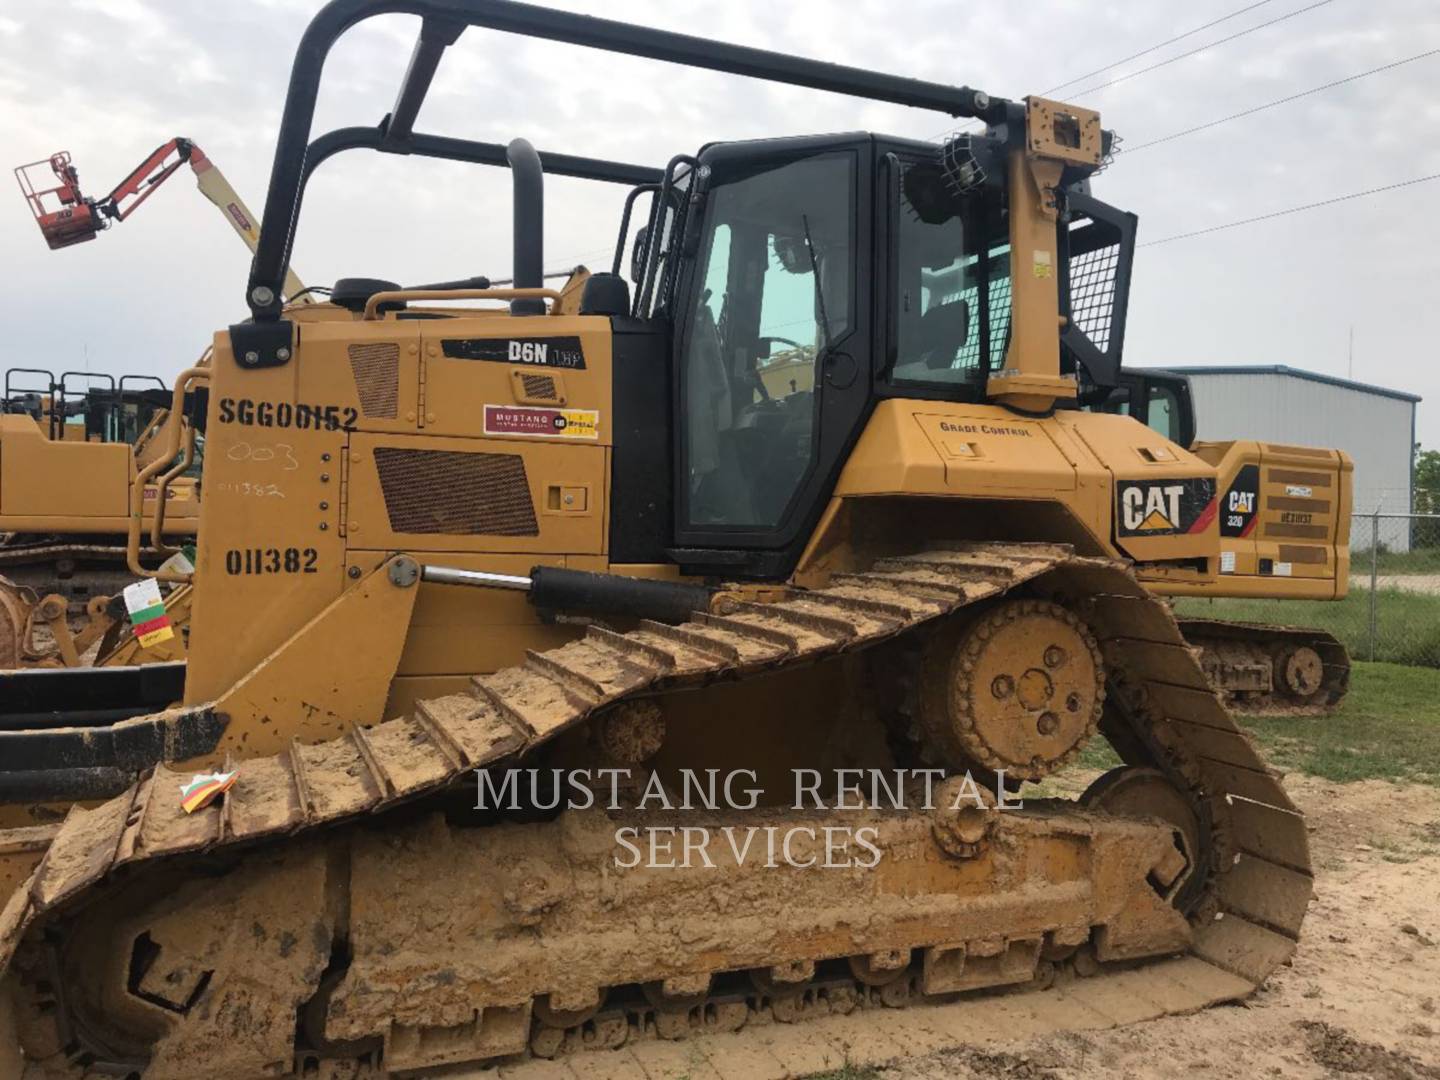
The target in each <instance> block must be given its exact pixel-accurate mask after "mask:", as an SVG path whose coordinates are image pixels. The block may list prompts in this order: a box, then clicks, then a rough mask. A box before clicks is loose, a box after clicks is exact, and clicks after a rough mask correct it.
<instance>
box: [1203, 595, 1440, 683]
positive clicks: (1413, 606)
mask: <svg viewBox="0 0 1440 1080" xmlns="http://www.w3.org/2000/svg"><path fill="white" fill-rule="evenodd" d="M1175 612H1176V614H1178V615H1181V616H1189V617H1191V618H1196V619H1226V620H1239V621H1243V622H1262V623H1263V622H1269V623H1285V624H1287V625H1290V626H1313V627H1314V628H1315V629H1317V630H1327V631H1329V632H1330V633H1332V634H1334V635H1335V636H1336V637H1337V638H1339V639H1340V640H1341V641H1342V642H1344V643H1345V647H1346V648H1348V649H1349V650H1350V656H1351V658H1352V659H1356V660H1362V659H1364V660H1368V659H1370V592H1369V590H1368V589H1363V588H1353V587H1352V589H1351V591H1350V595H1348V596H1347V597H1345V599H1344V600H1279V601H1277V600H1235V599H1217V600H1209V599H1202V598H1198V597H1184V598H1181V599H1178V600H1176V601H1175ZM1375 627H1376V634H1375V657H1374V658H1375V659H1376V660H1383V661H1386V662H1388V663H1392V664H1412V665H1417V666H1422V667H1428V668H1440V596H1431V595H1427V594H1424V593H1414V592H1405V591H1402V590H1400V589H1380V590H1378V591H1377V592H1376V594H1375Z"/></svg>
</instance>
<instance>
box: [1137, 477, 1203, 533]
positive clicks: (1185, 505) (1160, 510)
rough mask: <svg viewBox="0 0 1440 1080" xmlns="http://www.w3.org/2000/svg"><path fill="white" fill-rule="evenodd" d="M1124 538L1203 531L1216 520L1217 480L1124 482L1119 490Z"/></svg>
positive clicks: (1192, 479)
mask: <svg viewBox="0 0 1440 1080" xmlns="http://www.w3.org/2000/svg"><path fill="white" fill-rule="evenodd" d="M1115 501H1116V503H1117V506H1116V510H1117V523H1118V525H1119V528H1118V530H1117V531H1118V532H1119V534H1120V535H1121V536H1174V535H1176V534H1177V533H1198V532H1203V531H1204V530H1205V529H1206V527H1207V526H1209V524H1210V522H1211V521H1213V520H1214V518H1215V509H1216V508H1215V481H1214V480H1212V479H1210V478H1209V477H1203V478H1200V477H1196V478H1190V479H1179V480H1150V481H1144V480H1141V481H1122V482H1121V483H1120V484H1118V485H1117V487H1116V492H1115Z"/></svg>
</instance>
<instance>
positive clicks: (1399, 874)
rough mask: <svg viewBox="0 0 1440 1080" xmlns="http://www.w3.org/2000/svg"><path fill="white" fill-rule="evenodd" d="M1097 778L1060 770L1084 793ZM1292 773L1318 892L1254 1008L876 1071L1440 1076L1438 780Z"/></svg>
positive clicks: (895, 1079) (882, 1078)
mask: <svg viewBox="0 0 1440 1080" xmlns="http://www.w3.org/2000/svg"><path fill="white" fill-rule="evenodd" d="M1090 778H1091V774H1087V773H1083V772H1078V771H1077V772H1076V773H1075V774H1073V775H1071V776H1068V777H1066V778H1065V779H1066V780H1067V781H1069V783H1070V786H1071V787H1072V788H1073V789H1074V790H1075V791H1077V792H1078V791H1080V790H1082V789H1083V788H1084V786H1085V785H1086V784H1087V783H1088V782H1089V780H1090ZM1285 786H1286V788H1287V789H1288V790H1289V792H1290V794H1291V795H1292V796H1293V797H1294V799H1295V801H1296V803H1297V804H1299V806H1300V808H1301V809H1302V810H1303V811H1304V812H1305V816H1306V821H1307V822H1308V823H1309V825H1310V830H1311V839H1312V846H1313V853H1314V857H1315V900H1314V902H1313V904H1312V905H1311V910H1310V915H1309V918H1308V919H1307V921H1306V924H1305V936H1304V937H1303V938H1302V939H1301V941H1300V947H1299V949H1298V950H1297V951H1296V954H1295V957H1294V960H1293V962H1291V963H1289V964H1286V965H1285V966H1283V967H1281V968H1280V969H1279V970H1278V971H1276V973H1275V974H1274V975H1272V976H1271V977H1270V979H1269V981H1268V982H1267V983H1266V984H1265V986H1264V987H1263V988H1262V989H1261V990H1260V991H1259V992H1258V993H1256V994H1255V995H1253V996H1252V997H1250V998H1248V999H1247V1000H1246V1001H1245V1002H1244V1004H1243V1006H1241V1007H1228V1008H1218V1009H1210V1010H1206V1011H1204V1012H1200V1013H1196V1014H1193V1015H1189V1016H1177V1017H1168V1018H1162V1019H1159V1020H1156V1021H1154V1022H1153V1023H1149V1024H1141V1025H1137V1026H1135V1027H1133V1028H1123V1029H1113V1030H1092V1031H1085V1032H1075V1033H1067V1034H1063V1035H1050V1036H1042V1037H1039V1038H1024V1037H1020V1038H1010V1037H1007V1035H1006V1033H1004V1032H999V1031H991V1032H987V1033H984V1034H982V1035H972V1036H967V1038H966V1039H964V1040H963V1041H964V1042H966V1043H968V1044H969V1045H957V1046H953V1047H948V1048H945V1049H943V1050H940V1051H936V1052H934V1053H931V1054H922V1055H920V1056H918V1057H914V1058H911V1059H909V1060H906V1061H904V1062H897V1063H895V1064H893V1065H890V1066H884V1067H881V1068H879V1069H878V1070H877V1071H878V1073H879V1080H952V1078H957V1077H958V1078H964V1080H970V1078H972V1077H974V1078H978V1077H987V1078H988V1077H1001V1078H1008V1080H1089V1078H1091V1077H1113V1076H1129V1077H1136V1078H1137V1080H1166V1078H1169V1077H1173V1076H1177V1075H1186V1076H1190V1077H1195V1078H1213V1080H1251V1078H1253V1077H1271V1078H1274V1080H1336V1078H1339V1077H1357V1078H1369V1080H1436V1078H1437V1077H1440V912H1437V908H1436V904H1435V897H1436V896H1440V789H1437V788H1434V787H1430V786H1425V785H1418V784H1393V783H1389V782H1386V781H1378V780H1371V781H1364V782H1361V783H1348V784H1337V783H1333V782H1331V781H1328V780H1321V779H1318V778H1316V777H1310V776H1304V775H1292V776H1290V777H1287V778H1286V782H1285ZM1241 1048H1243V1049H1241ZM843 1063H844V1059H843V1058H841V1059H837V1061H836V1063H835V1065H833V1066H831V1068H839V1067H841V1066H842V1065H843ZM676 1075H679V1074H676Z"/></svg>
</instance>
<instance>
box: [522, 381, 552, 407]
mask: <svg viewBox="0 0 1440 1080" xmlns="http://www.w3.org/2000/svg"><path fill="white" fill-rule="evenodd" d="M520 385H521V386H523V387H524V388H525V396H526V397H527V398H540V399H542V400H545V401H554V400H555V398H556V394H555V380H554V379H552V378H551V377H550V376H549V375H521V376H520Z"/></svg>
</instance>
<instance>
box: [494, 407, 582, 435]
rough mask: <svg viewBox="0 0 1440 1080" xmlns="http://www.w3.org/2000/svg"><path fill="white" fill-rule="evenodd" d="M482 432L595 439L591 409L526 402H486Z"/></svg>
mask: <svg viewBox="0 0 1440 1080" xmlns="http://www.w3.org/2000/svg"><path fill="white" fill-rule="evenodd" d="M485 434H486V435H533V436H536V437H539V438H545V439H597V438H599V437H600V413H599V412H598V411H597V410H595V409H537V408H534V407H533V406H530V405H486V406H485Z"/></svg>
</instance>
